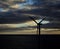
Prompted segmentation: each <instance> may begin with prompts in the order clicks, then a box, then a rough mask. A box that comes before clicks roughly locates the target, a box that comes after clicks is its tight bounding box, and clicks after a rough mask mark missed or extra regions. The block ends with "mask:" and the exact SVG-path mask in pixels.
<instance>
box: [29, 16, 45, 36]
mask: <svg viewBox="0 0 60 49" xmlns="http://www.w3.org/2000/svg"><path fill="white" fill-rule="evenodd" d="M29 18H30V19H32V20H33V21H34V22H35V23H36V24H37V31H38V34H39V35H40V25H42V24H41V22H42V21H43V20H44V19H45V18H46V17H44V18H42V19H41V21H40V22H37V21H36V20H35V19H34V18H33V17H31V16H29Z"/></svg>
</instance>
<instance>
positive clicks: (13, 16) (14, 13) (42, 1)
mask: <svg viewBox="0 0 60 49" xmlns="http://www.w3.org/2000/svg"><path fill="white" fill-rule="evenodd" d="M59 2H60V0H7V1H3V0H1V1H0V27H1V28H13V29H15V28H20V31H22V30H24V29H25V30H27V32H28V29H29V30H31V28H32V30H34V29H36V26H37V24H36V23H35V22H34V21H33V20H31V18H29V17H33V18H34V19H35V20H36V21H37V23H39V22H40V21H41V20H42V19H43V18H44V17H46V18H45V20H43V22H42V24H43V25H42V27H48V28H49V26H50V25H49V24H51V25H52V24H54V25H52V28H54V27H56V28H60V26H59V24H60V14H59V13H60V11H59V10H60V4H59ZM50 27H51V26H50ZM22 28H24V29H22ZM21 29H22V30H21ZM4 30H5V29H4ZM35 31H36V30H34V32H35Z"/></svg>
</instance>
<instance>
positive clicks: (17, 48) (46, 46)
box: [0, 35, 60, 49]
mask: <svg viewBox="0 0 60 49" xmlns="http://www.w3.org/2000/svg"><path fill="white" fill-rule="evenodd" d="M38 42H39V38H38V36H37V35H0V49H39V45H38ZM59 44H60V36H55V35H41V36H40V49H52V47H53V49H54V48H57V49H58V48H59V47H60V45H59Z"/></svg>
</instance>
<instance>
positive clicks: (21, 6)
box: [19, 0, 33, 9]
mask: <svg viewBox="0 0 60 49" xmlns="http://www.w3.org/2000/svg"><path fill="white" fill-rule="evenodd" d="M19 5H20V9H23V8H24V7H25V5H33V1H32V0H26V2H25V3H21V4H19Z"/></svg>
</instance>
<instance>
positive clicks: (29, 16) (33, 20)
mask: <svg viewBox="0 0 60 49" xmlns="http://www.w3.org/2000/svg"><path fill="white" fill-rule="evenodd" d="M29 18H30V19H32V20H33V21H34V22H35V23H36V24H37V22H36V21H35V19H34V18H33V17H31V16H29Z"/></svg>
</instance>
